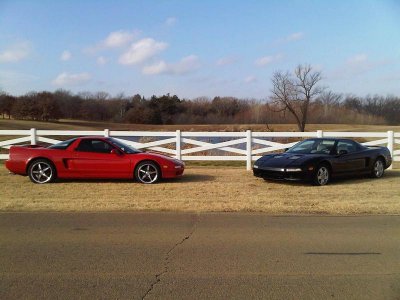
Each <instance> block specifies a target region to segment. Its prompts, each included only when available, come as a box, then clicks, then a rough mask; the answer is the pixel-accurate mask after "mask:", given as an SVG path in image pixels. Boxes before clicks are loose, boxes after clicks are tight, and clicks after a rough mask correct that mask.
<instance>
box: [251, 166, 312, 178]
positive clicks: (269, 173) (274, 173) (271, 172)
mask: <svg viewBox="0 0 400 300" xmlns="http://www.w3.org/2000/svg"><path fill="white" fill-rule="evenodd" d="M253 174H254V176H256V177H260V178H264V179H271V180H291V181H301V180H304V181H308V180H311V179H312V173H310V172H307V171H304V170H302V171H295V172H292V171H287V170H286V169H285V168H270V167H258V168H253Z"/></svg>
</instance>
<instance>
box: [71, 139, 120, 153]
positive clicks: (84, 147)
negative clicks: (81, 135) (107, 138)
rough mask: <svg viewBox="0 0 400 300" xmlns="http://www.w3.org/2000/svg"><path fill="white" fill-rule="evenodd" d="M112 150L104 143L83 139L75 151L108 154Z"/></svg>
mask: <svg viewBox="0 0 400 300" xmlns="http://www.w3.org/2000/svg"><path fill="white" fill-rule="evenodd" d="M112 149H113V147H112V146H111V145H110V144H108V143H106V142H104V141H100V140H89V139H84V140H82V141H81V142H80V143H79V146H78V147H77V148H76V151H82V152H96V153H110V152H111V150H112Z"/></svg>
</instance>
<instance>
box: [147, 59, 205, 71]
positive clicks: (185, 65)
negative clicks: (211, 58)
mask: <svg viewBox="0 0 400 300" xmlns="http://www.w3.org/2000/svg"><path fill="white" fill-rule="evenodd" d="M199 67H200V61H199V58H198V57H197V56H196V55H189V56H186V57H184V58H182V59H181V60H180V61H179V62H177V63H170V64H168V63H166V62H165V61H163V60H162V61H159V62H157V63H155V64H152V65H149V66H145V67H143V70H142V72H143V74H146V75H158V74H171V75H181V74H186V73H189V72H192V71H195V70H197V69H198V68H199Z"/></svg>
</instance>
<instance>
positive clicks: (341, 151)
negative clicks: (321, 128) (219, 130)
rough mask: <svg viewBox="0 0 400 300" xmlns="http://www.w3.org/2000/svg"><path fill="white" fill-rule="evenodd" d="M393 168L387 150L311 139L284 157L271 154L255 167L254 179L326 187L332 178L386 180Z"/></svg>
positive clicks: (335, 140) (339, 141)
mask: <svg viewBox="0 0 400 300" xmlns="http://www.w3.org/2000/svg"><path fill="white" fill-rule="evenodd" d="M391 164H392V158H391V156H390V151H389V149H388V148H386V147H376V146H374V147H366V146H363V145H361V144H359V143H357V142H355V141H353V140H349V139H333V138H317V139H307V140H304V141H302V142H299V143H297V144H296V145H294V146H293V147H291V148H289V149H287V150H286V151H285V152H284V153H278V154H277V153H275V154H268V155H265V156H263V157H261V158H260V159H258V160H257V161H256V162H255V163H254V166H253V173H254V176H257V177H262V178H264V179H280V180H306V181H311V182H312V183H313V184H315V185H326V184H327V183H328V182H329V181H330V180H331V178H332V177H339V176H343V175H361V174H370V175H371V176H372V177H374V178H380V177H382V176H383V173H384V171H385V169H387V168H388V167H389V166H390V165H391Z"/></svg>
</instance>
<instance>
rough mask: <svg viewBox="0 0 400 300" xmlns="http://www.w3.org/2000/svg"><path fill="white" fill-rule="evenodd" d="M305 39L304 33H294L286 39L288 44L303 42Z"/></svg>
mask: <svg viewBox="0 0 400 300" xmlns="http://www.w3.org/2000/svg"><path fill="white" fill-rule="evenodd" d="M303 38H304V33H303V32H295V33H292V34H290V35H288V36H287V37H286V38H285V41H286V42H293V41H298V40H302V39H303Z"/></svg>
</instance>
